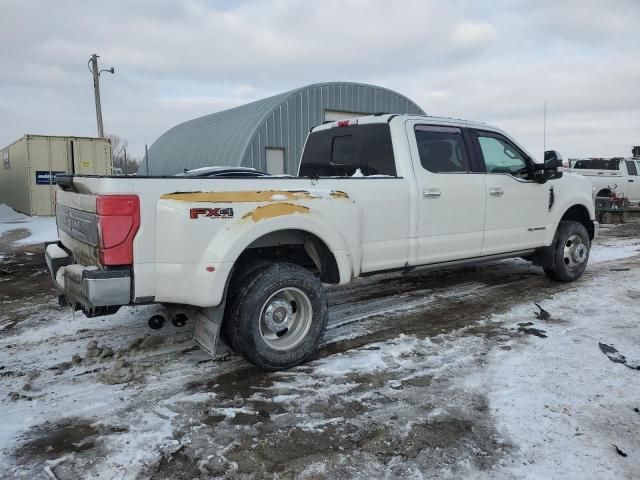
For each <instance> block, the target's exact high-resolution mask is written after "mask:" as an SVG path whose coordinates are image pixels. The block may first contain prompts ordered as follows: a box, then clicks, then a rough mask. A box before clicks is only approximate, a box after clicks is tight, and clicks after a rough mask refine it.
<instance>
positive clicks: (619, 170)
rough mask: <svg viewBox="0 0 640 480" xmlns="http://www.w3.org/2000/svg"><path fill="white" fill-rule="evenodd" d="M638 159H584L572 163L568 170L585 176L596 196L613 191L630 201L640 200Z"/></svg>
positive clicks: (639, 163) (604, 195) (605, 194)
mask: <svg viewBox="0 0 640 480" xmlns="http://www.w3.org/2000/svg"><path fill="white" fill-rule="evenodd" d="M639 171H640V160H638V159H634V158H612V159H597V158H593V159H584V160H578V161H576V162H575V163H574V165H573V166H572V168H570V169H569V172H571V173H575V174H578V175H582V176H584V177H585V178H587V179H588V180H589V181H590V182H591V183H592V184H593V188H594V192H595V195H596V197H608V196H609V195H611V193H613V192H615V193H617V194H619V195H623V196H625V197H627V198H628V199H629V201H630V202H632V203H638V202H640V176H638V172H639Z"/></svg>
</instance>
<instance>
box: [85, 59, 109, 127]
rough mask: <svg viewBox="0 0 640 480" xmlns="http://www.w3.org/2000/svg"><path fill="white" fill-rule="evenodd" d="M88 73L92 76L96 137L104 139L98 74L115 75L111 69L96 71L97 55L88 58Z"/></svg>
mask: <svg viewBox="0 0 640 480" xmlns="http://www.w3.org/2000/svg"><path fill="white" fill-rule="evenodd" d="M87 65H88V66H89V71H90V72H91V74H92V75H93V93H94V95H95V98H96V120H97V122H98V137H100V138H104V126H103V125H102V106H101V105H100V74H101V73H102V72H109V73H115V70H114V69H113V67H111V68H108V69H104V70H100V69H98V55H96V54H95V53H94V54H93V55H91V57H90V58H89V63H88V64H87Z"/></svg>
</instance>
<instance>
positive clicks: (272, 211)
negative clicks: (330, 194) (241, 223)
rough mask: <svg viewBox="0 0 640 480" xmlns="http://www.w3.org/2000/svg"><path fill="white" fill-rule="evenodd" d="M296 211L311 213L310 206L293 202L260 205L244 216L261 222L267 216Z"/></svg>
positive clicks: (279, 215)
mask: <svg viewBox="0 0 640 480" xmlns="http://www.w3.org/2000/svg"><path fill="white" fill-rule="evenodd" d="M294 213H302V214H306V213H309V207H305V206H302V205H294V204H293V203H272V204H270V205H265V206H263V207H258V208H256V209H254V210H251V211H250V212H247V213H245V214H244V215H243V216H242V218H243V219H246V218H249V217H251V220H253V221H254V222H259V221H260V220H264V219H267V218H273V217H281V216H282V215H293V214H294Z"/></svg>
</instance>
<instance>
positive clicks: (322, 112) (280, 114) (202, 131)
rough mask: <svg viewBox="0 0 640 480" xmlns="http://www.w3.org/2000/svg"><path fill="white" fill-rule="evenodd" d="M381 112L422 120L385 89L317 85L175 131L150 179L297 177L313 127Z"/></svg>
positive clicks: (159, 151)
mask: <svg viewBox="0 0 640 480" xmlns="http://www.w3.org/2000/svg"><path fill="white" fill-rule="evenodd" d="M378 112H385V113H409V114H419V115H424V111H423V110H422V109H421V108H420V107H419V106H418V105H416V104H415V103H414V102H412V101H411V100H409V99H408V98H407V97H405V96H404V95H401V94H399V93H397V92H394V91H392V90H388V89H386V88H382V87H377V86H375V85H366V84H360V83H348V82H334V83H318V84H314V85H309V86H306V87H302V88H297V89H295V90H291V91H289V92H285V93H281V94H279V95H275V96H273V97H269V98H265V99H262V100H258V101H255V102H251V103H248V104H246V105H241V106H239V107H235V108H231V109H229V110H224V111H221V112H217V113H212V114H210V115H205V116H204V117H200V118H195V119H193V120H189V121H187V122H184V123H181V124H179V125H176V126H175V127H173V128H172V129H170V130H168V131H167V132H165V133H164V134H163V135H162V136H160V138H158V139H157V140H156V141H155V142H154V143H153V145H151V147H149V174H150V175H174V174H176V173H181V172H183V171H184V169H193V168H198V167H206V166H215V165H220V166H244V167H254V168H256V169H258V170H262V171H266V172H268V173H271V174H274V175H277V174H283V173H286V174H292V175H295V174H296V173H297V169H298V162H299V160H300V155H301V153H302V147H303V146H304V142H305V139H306V137H307V134H308V133H309V130H310V129H311V128H312V127H314V126H316V125H320V124H321V123H323V122H326V121H335V120H342V119H347V118H354V117H358V116H362V115H369V114H373V113H378Z"/></svg>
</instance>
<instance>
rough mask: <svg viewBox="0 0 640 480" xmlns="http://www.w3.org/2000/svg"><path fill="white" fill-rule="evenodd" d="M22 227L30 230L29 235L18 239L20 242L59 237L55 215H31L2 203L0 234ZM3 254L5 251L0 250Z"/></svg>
mask: <svg viewBox="0 0 640 480" xmlns="http://www.w3.org/2000/svg"><path fill="white" fill-rule="evenodd" d="M21 229H26V230H28V235H25V238H24V239H20V240H18V241H17V242H18V243H23V244H34V243H44V242H47V241H50V240H56V239H57V238H58V233H57V230H56V219H55V217H29V216H27V215H24V214H22V213H19V212H16V211H15V210H13V209H12V208H10V207H8V206H6V205H5V204H3V203H0V236H2V235H3V234H5V233H7V232H9V231H12V230H21ZM2 254H3V252H2V251H0V255H2ZM0 260H2V258H0Z"/></svg>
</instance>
